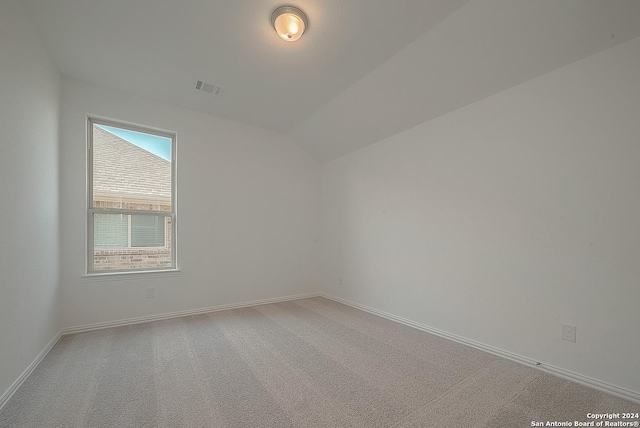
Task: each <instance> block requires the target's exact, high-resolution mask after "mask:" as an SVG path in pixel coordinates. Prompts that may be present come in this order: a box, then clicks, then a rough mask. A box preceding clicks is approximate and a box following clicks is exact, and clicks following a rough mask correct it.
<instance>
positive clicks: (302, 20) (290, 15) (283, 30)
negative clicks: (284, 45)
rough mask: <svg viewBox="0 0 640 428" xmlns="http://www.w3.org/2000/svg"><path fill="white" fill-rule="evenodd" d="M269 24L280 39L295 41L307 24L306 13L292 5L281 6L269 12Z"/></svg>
mask: <svg viewBox="0 0 640 428" xmlns="http://www.w3.org/2000/svg"><path fill="white" fill-rule="evenodd" d="M271 24H273V28H274V29H275V30H276V33H278V36H280V38H281V39H282V40H286V41H287V42H295V41H296V40H298V39H299V38H300V37H302V33H304V30H306V29H307V27H308V26H309V21H308V20H307V15H305V14H304V12H303V11H301V10H300V9H298V8H296V7H292V6H282V7H279V8H277V9H276V10H274V11H273V13H272V14H271Z"/></svg>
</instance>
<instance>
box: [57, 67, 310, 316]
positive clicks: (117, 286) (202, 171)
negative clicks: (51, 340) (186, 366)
mask: <svg viewBox="0 0 640 428" xmlns="http://www.w3.org/2000/svg"><path fill="white" fill-rule="evenodd" d="M62 87H63V89H62V98H63V103H62V110H63V114H62V143H61V145H62V148H61V168H62V173H61V220H62V221H61V223H62V229H61V233H62V235H61V236H62V251H63V257H62V286H63V290H64V297H63V298H64V302H63V307H64V325H65V326H66V327H71V326H78V325H85V324H89V323H96V322H103V321H113V320H119V319H126V318H131V317H139V316H145V315H152V314H161V313H167V312H173V311H179V310H186V309H195V308H203V307H209V306H215V305H222V304H227V303H236V302H243V301H249V300H256V299H262V298H270V297H279V296H286V295H291V294H298V293H306V292H312V291H317V286H318V283H317V258H318V257H317V249H316V247H317V246H318V244H317V243H316V238H317V233H318V217H319V207H318V203H319V202H318V201H319V199H320V198H319V194H320V179H319V177H320V173H319V165H318V164H317V162H315V161H314V160H313V159H312V158H311V157H310V156H308V155H307V154H306V153H305V152H304V151H303V150H302V149H301V148H299V147H298V146H295V145H294V144H293V143H292V142H291V140H290V139H289V137H285V136H283V135H280V134H277V133H274V132H271V131H266V130H263V129H260V128H255V127H251V126H247V125H242V124H239V123H235V122H231V121H228V120H224V119H220V118H216V117H214V116H211V115H208V114H204V113H199V112H195V111H191V110H186V109H183V108H179V107H174V106H170V105H167V104H160V103H157V102H153V101H148V100H145V99H141V98H138V97H136V96H132V95H127V94H124V93H121V92H116V91H113V90H109V89H105V88H102V87H98V86H94V85H91V84H87V83H82V82H79V81H75V80H69V79H66V78H65V79H63V85H62ZM212 102H224V98H221V99H220V100H214V99H212ZM86 114H92V115H98V116H104V117H109V118H113V119H118V120H123V121H128V122H134V123H138V124H142V125H147V126H151V127H157V128H162V129H167V130H170V131H175V132H177V134H178V142H177V144H178V145H177V151H178V155H177V160H178V164H177V168H178V265H179V268H181V269H182V274H181V275H180V276H177V277H176V276H170V277H163V278H153V279H131V280H112V281H107V282H96V281H87V280H86V279H83V278H82V275H83V274H84V273H85V259H86V257H85V223H86V221H85V218H86V196H85V195H86V189H85V182H86V181H85V175H86V173H85V171H86V148H85V147H86V137H85V129H86V125H85V115H86ZM150 286H153V287H155V298H153V299H146V298H145V288H146V287H150Z"/></svg>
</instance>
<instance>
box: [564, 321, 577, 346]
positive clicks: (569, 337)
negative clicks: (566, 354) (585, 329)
mask: <svg viewBox="0 0 640 428" xmlns="http://www.w3.org/2000/svg"><path fill="white" fill-rule="evenodd" d="M577 328H578V327H576V326H575V325H569V324H562V340H566V341H568V342H575V341H576V329H577Z"/></svg>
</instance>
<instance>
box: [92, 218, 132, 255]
mask: <svg viewBox="0 0 640 428" xmlns="http://www.w3.org/2000/svg"><path fill="white" fill-rule="evenodd" d="M128 230H129V216H128V215H122V214H98V213H96V214H95V215H94V217H93V242H94V245H95V247H96V248H122V247H128V246H129V243H128V234H129V232H128Z"/></svg>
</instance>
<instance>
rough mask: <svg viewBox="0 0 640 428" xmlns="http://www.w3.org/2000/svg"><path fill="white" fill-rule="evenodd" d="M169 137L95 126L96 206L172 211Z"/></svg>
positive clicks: (94, 201)
mask: <svg viewBox="0 0 640 428" xmlns="http://www.w3.org/2000/svg"><path fill="white" fill-rule="evenodd" d="M171 145H172V141H171V139H170V138H167V137H162V136H158V135H153V134H147V133H144V132H136V131H130V130H128V129H123V128H118V127H114V126H106V125H97V124H94V125H93V142H92V155H93V207H94V208H123V209H130V210H149V211H171Z"/></svg>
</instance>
